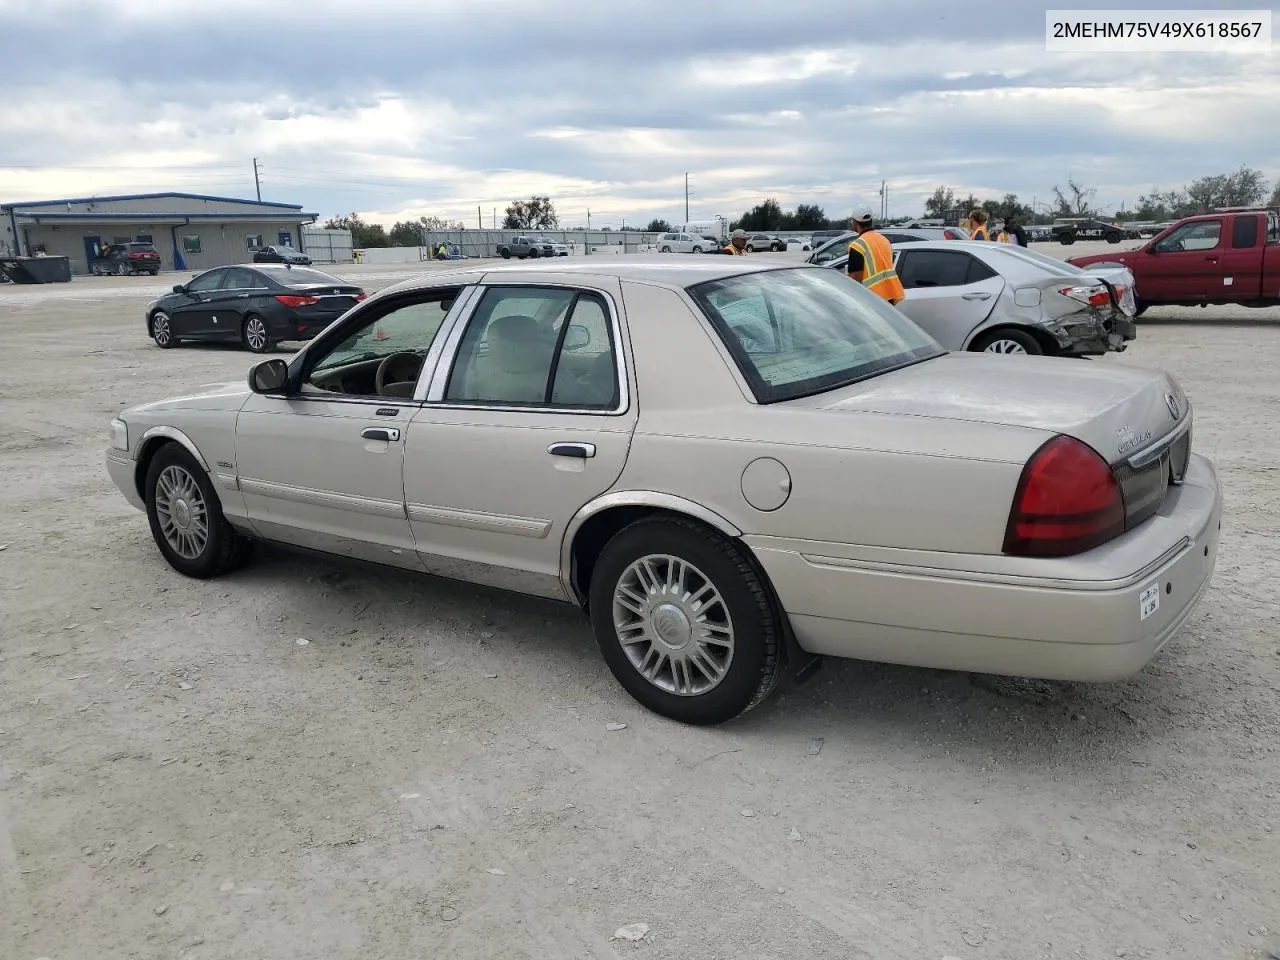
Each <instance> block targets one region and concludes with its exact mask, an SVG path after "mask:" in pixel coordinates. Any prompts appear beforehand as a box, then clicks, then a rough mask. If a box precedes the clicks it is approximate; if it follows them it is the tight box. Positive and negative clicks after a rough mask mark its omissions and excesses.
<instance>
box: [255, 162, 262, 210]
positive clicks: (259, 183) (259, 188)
mask: <svg viewBox="0 0 1280 960" xmlns="http://www.w3.org/2000/svg"><path fill="white" fill-rule="evenodd" d="M253 189H254V190H255V191H256V192H257V194H258V201H259V202H261V201H262V181H261V180H259V179H258V158H257V157H254V158H253Z"/></svg>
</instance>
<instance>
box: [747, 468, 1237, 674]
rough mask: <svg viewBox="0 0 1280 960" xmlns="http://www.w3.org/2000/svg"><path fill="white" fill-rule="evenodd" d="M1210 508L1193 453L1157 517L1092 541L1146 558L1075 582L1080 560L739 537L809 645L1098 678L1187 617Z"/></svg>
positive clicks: (1149, 651)
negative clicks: (963, 562)
mask: <svg viewBox="0 0 1280 960" xmlns="http://www.w3.org/2000/svg"><path fill="white" fill-rule="evenodd" d="M1221 515H1222V496H1221V491H1220V490H1219V487H1218V480H1217V475H1216V473H1215V471H1214V469H1213V465H1212V464H1211V463H1210V462H1209V461H1208V460H1206V459H1204V458H1203V457H1199V456H1194V455H1193V457H1192V461H1191V465H1190V467H1189V469H1188V472H1187V478H1186V482H1185V483H1184V484H1183V485H1182V486H1180V487H1176V488H1173V490H1172V491H1171V492H1170V495H1169V496H1168V498H1167V499H1166V503H1165V505H1164V506H1163V507H1162V508H1161V512H1160V513H1159V514H1157V516H1155V517H1153V518H1152V519H1150V520H1148V521H1146V522H1145V523H1143V524H1142V525H1140V526H1139V527H1138V528H1137V529H1135V530H1132V531H1130V532H1129V533H1126V534H1124V535H1123V537H1121V538H1120V540H1122V541H1124V543H1123V544H1117V546H1114V547H1113V546H1112V545H1110V544H1108V545H1104V546H1103V547H1099V548H1098V552H1104V551H1108V550H1115V549H1117V548H1122V549H1123V550H1124V551H1125V552H1126V553H1128V554H1133V555H1137V556H1141V557H1143V558H1144V562H1143V563H1141V564H1136V565H1135V567H1136V568H1135V569H1133V571H1132V573H1130V574H1129V575H1127V576H1125V577H1122V578H1121V579H1119V580H1116V579H1107V580H1103V579H1097V580H1081V579H1078V571H1079V570H1080V569H1081V568H1080V558H1073V565H1072V570H1073V571H1074V572H1075V574H1074V575H1075V576H1076V577H1077V578H1076V579H1071V580H1066V579H1062V580H1053V579H1046V578H1044V577H1043V576H1042V575H1038V576H1036V577H1034V578H1033V577H1029V576H1015V575H1009V574H1002V575H999V576H995V575H992V574H990V573H989V572H978V571H965V570H960V569H946V570H942V569H937V568H929V569H926V568H924V567H917V568H912V567H910V566H908V565H905V564H898V563H894V564H886V563H878V562H867V561H862V560H857V559H852V558H851V555H852V554H853V553H854V552H856V550H857V549H858V548H852V547H848V546H847V545H842V544H821V543H813V542H808V543H791V542H783V541H776V540H773V539H772V538H758V537H747V538H745V539H746V542H747V543H748V544H749V545H750V546H751V548H752V550H753V551H754V553H755V555H756V557H757V559H758V560H759V561H760V563H761V565H762V566H763V568H764V570H765V572H766V573H767V574H768V576H769V578H770V580H771V582H772V583H773V586H774V589H775V590H776V591H777V594H778V597H779V600H780V601H781V603H782V607H783V609H784V610H785V611H786V612H787V615H788V617H789V619H790V621H791V625H792V628H793V630H794V631H795V635H796V639H797V640H798V642H799V644H800V646H801V647H802V648H803V649H805V650H807V651H809V652H811V653H816V654H826V655H830V656H838V657H853V658H858V659H863V660H878V661H884V662H889V663H903V664H913V665H917V666H924V667H936V668H942V669H950V670H964V671H971V672H977V673H995V674H1005V675H1011V676H1026V677H1042V678H1046V679H1056V680H1077V681H1106V680H1118V679H1122V678H1124V677H1127V676H1130V675H1131V674H1133V673H1136V672H1137V671H1138V670H1140V669H1141V668H1142V667H1143V666H1145V665H1146V664H1147V663H1148V662H1149V661H1150V660H1151V659H1152V658H1153V657H1154V656H1155V655H1156V654H1157V653H1158V652H1159V651H1160V650H1161V649H1162V648H1163V647H1164V646H1165V645H1166V644H1167V643H1168V642H1169V641H1170V640H1171V639H1172V638H1173V637H1175V636H1176V635H1177V633H1178V631H1179V630H1180V629H1181V628H1182V626H1183V625H1184V624H1185V623H1186V621H1187V620H1188V618H1189V617H1190V616H1191V614H1192V612H1193V611H1194V609H1195V606H1196V604H1197V603H1198V602H1199V600H1200V598H1201V597H1202V596H1203V594H1204V592H1205V590H1206V589H1207V588H1208V586H1209V583H1210V580H1211V578H1212V575H1213V569H1214V564H1215V562H1216V560H1217V549H1218V535H1219V528H1220V526H1221ZM1085 556H1087V555H1085ZM1037 569H1038V570H1041V571H1042V570H1043V566H1040V567H1038V568H1037ZM1098 569H1099V570H1100V569H1101V564H1099V565H1098ZM1152 607H1154V609H1151V608H1152ZM1144 613H1145V616H1144Z"/></svg>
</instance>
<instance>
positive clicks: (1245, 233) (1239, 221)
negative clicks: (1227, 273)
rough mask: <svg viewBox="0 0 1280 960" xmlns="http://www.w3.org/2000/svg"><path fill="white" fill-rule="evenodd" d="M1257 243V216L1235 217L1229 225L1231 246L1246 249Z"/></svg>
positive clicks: (1236, 248)
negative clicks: (1233, 221)
mask: <svg viewBox="0 0 1280 960" xmlns="http://www.w3.org/2000/svg"><path fill="white" fill-rule="evenodd" d="M1257 245H1258V218H1257V217H1254V216H1248V217H1236V221H1235V223H1234V224H1233V225H1232V227H1231V246H1232V249H1235V250H1247V249H1248V248H1250V247H1256V246H1257Z"/></svg>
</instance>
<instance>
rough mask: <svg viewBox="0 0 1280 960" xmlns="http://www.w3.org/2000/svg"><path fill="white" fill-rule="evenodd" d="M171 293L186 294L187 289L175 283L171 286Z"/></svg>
mask: <svg viewBox="0 0 1280 960" xmlns="http://www.w3.org/2000/svg"><path fill="white" fill-rule="evenodd" d="M173 292H174V293H186V292H187V288H186V287H184V286H183V285H182V284H180V283H175V284H174V285H173Z"/></svg>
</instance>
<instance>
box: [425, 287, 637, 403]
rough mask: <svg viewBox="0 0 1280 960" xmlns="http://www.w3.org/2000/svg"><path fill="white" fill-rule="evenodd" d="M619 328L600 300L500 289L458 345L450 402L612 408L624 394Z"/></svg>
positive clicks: (571, 293) (484, 302)
mask: <svg viewBox="0 0 1280 960" xmlns="http://www.w3.org/2000/svg"><path fill="white" fill-rule="evenodd" d="M614 368H615V363H614V345H613V333H612V326H611V324H610V323H609V322H608V308H607V307H606V305H605V302H604V300H603V298H602V297H600V295H599V294H595V293H587V292H585V291H581V292H580V291H576V290H567V289H563V288H550V287H542V288H540V287H494V288H492V289H490V290H489V291H487V292H486V293H485V295H484V297H483V299H481V301H480V303H479V305H478V306H477V307H476V311H475V313H474V314H473V315H472V317H471V319H470V321H469V322H468V324H467V329H466V331H465V332H464V333H463V336H462V340H461V342H460V343H459V344H458V353H457V356H456V358H455V360H454V365H453V369H452V370H451V371H450V374H449V382H448V385H447V386H446V388H445V395H444V399H445V402H447V403H474V404H483V405H502V406H508V405H510V406H527V407H564V408H571V409H579V408H586V409H609V408H611V407H612V406H613V401H614V397H615V396H616V394H617V383H616V373H615V370H614Z"/></svg>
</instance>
